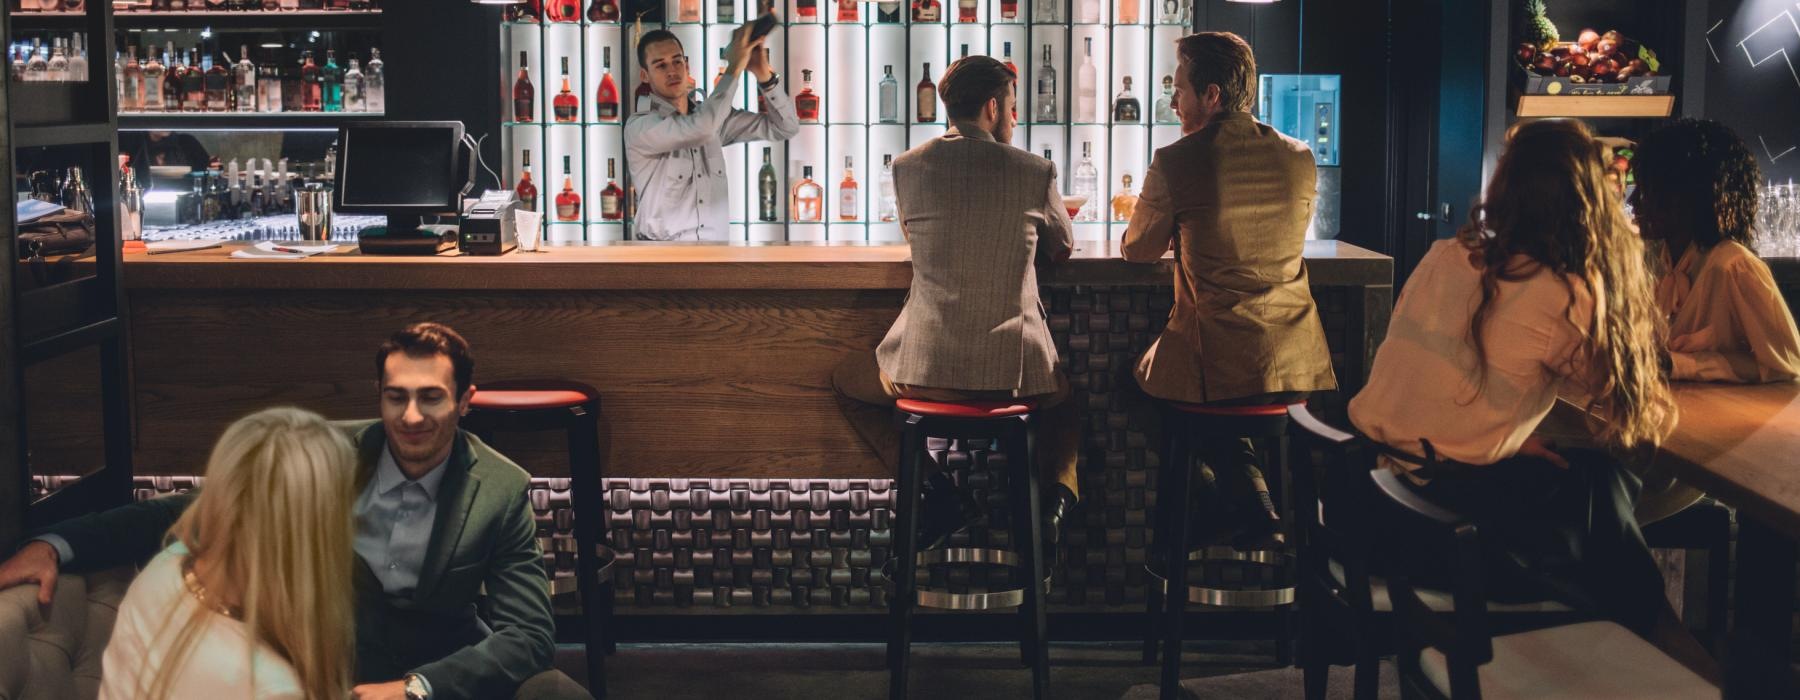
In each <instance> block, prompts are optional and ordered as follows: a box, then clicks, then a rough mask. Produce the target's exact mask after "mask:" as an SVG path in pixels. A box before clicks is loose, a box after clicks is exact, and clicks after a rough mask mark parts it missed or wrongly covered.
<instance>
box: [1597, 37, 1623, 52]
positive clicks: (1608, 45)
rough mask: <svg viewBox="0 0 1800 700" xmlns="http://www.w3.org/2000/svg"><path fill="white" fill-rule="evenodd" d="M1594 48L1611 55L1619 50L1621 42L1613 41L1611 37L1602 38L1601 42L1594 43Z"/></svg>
mask: <svg viewBox="0 0 1800 700" xmlns="http://www.w3.org/2000/svg"><path fill="white" fill-rule="evenodd" d="M1594 50H1595V51H1599V52H1600V53H1603V54H1606V55H1608V56H1611V55H1613V54H1615V53H1618V52H1619V42H1616V41H1613V40H1611V39H1601V40H1600V41H1599V42H1597V43H1595V44H1594Z"/></svg>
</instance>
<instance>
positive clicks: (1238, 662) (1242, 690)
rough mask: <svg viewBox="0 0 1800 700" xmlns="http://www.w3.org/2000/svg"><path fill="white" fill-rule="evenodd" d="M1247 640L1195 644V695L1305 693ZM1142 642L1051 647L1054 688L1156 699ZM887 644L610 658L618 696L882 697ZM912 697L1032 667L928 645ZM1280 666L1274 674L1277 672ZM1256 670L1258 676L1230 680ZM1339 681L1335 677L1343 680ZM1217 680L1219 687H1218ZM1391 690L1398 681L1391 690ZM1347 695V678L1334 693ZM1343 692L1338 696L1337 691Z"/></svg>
mask: <svg viewBox="0 0 1800 700" xmlns="http://www.w3.org/2000/svg"><path fill="white" fill-rule="evenodd" d="M1258 646H1259V645H1257V644H1253V643H1251V644H1247V643H1244V642H1235V643H1221V644H1213V645H1208V644H1201V643H1195V644H1190V645H1189V647H1188V651H1187V654H1186V655H1185V658H1184V664H1183V668H1182V676H1183V678H1187V679H1205V680H1201V681H1198V682H1186V683H1184V684H1183V685H1184V687H1185V688H1186V689H1187V690H1188V691H1189V692H1188V695H1189V696H1192V697H1230V698H1298V697H1300V696H1301V692H1300V675H1299V671H1298V670H1295V669H1291V668H1290V669H1274V656H1273V654H1272V652H1271V651H1265V650H1261V649H1259V648H1258ZM581 653H582V652H581V647H580V646H579V645H566V646H563V647H562V648H561V649H560V650H559V651H558V654H557V666H558V667H560V668H562V669H563V670H564V671H566V672H568V674H569V675H570V676H573V677H574V678H575V679H576V680H585V677H586V675H587V674H586V671H585V668H584V666H583V661H582V655H581ZM1140 653H1141V652H1140V651H1139V647H1138V645H1137V644H1135V643H1087V644H1064V643H1058V644H1056V645H1055V646H1053V647H1052V650H1051V658H1052V668H1051V671H1050V680H1051V687H1052V688H1053V690H1054V696H1055V697H1058V698H1084V699H1085V698H1105V699H1107V700H1113V699H1116V698H1121V697H1125V696H1126V695H1127V694H1128V693H1129V694H1130V696H1131V697H1133V698H1140V697H1141V698H1152V697H1155V693H1154V692H1152V690H1153V689H1152V688H1140V689H1139V690H1138V691H1137V692H1132V689H1133V686H1141V685H1145V684H1154V683H1155V682H1156V676H1157V668H1156V667H1154V666H1146V665H1144V664H1143V663H1142V662H1141V659H1140ZM884 656H885V651H884V647H883V646H882V645H880V644H868V643H857V644H629V645H620V646H619V651H618V653H617V654H615V655H614V656H612V657H609V658H608V659H607V674H606V675H607V681H608V690H609V691H610V694H609V697H610V698H614V699H616V700H636V699H638V698H644V699H646V700H651V699H654V700H666V699H673V698H720V699H731V700H737V699H740V698H743V699H748V698H782V699H787V698H794V699H802V698H805V699H812V700H838V699H840V698H844V699H853V698H882V697H886V694H887V681H888V674H887V669H886V667H885V665H884V663H883V660H884ZM912 659H913V660H912V676H911V685H912V687H911V689H910V691H911V692H910V695H911V697H913V698H931V699H933V700H951V699H961V698H1027V697H1030V696H1031V676H1030V673H1029V672H1028V671H1027V670H1026V669H1024V668H1023V667H1022V666H1020V664H1019V652H1018V647H1017V646H1016V645H1012V644H997V643H996V644H988V643H982V644H919V645H915V646H914V651H913V656H912ZM1272 669H1273V670H1272ZM1248 672H1266V673H1258V674H1256V675H1254V676H1241V677H1233V678H1221V676H1226V675H1231V674H1242V673H1248ZM1335 680H1336V679H1334V681H1335ZM1213 685H1217V690H1218V691H1220V692H1210V691H1209V690H1208V686H1213ZM1389 687H1390V688H1391V685H1390V686H1389ZM1340 689H1341V690H1343V691H1344V697H1348V691H1349V681H1348V676H1344V678H1343V679H1342V680H1341V682H1334V688H1333V690H1340ZM1333 695H1334V697H1335V696H1336V693H1333Z"/></svg>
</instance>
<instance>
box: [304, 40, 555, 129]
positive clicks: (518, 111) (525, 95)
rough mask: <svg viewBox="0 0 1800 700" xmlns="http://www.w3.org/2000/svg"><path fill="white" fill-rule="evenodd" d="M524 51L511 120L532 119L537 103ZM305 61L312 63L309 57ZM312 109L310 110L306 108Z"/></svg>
mask: <svg viewBox="0 0 1800 700" xmlns="http://www.w3.org/2000/svg"><path fill="white" fill-rule="evenodd" d="M526 56H527V54H526V52H524V51H520V52H519V77H517V78H514V79H513V94H512V98H513V121H515V122H529V121H533V114H534V113H535V112H534V110H533V108H532V107H533V105H535V104H537V89H535V88H533V87H532V86H531V69H530V67H529V66H527V61H526ZM307 63H309V64H310V63H312V59H311V58H310V57H309V58H308V59H307ZM307 111H312V110H307Z"/></svg>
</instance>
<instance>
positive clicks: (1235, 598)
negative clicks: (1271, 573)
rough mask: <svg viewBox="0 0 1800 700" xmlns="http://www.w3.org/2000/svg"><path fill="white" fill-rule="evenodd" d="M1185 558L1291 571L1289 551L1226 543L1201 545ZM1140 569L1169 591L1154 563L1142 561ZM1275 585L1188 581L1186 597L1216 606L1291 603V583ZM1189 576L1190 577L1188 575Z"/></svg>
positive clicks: (1246, 606)
mask: <svg viewBox="0 0 1800 700" xmlns="http://www.w3.org/2000/svg"><path fill="white" fill-rule="evenodd" d="M1187 560H1188V561H1189V562H1192V563H1200V564H1208V563H1225V562H1234V563H1239V564H1255V565H1260V566H1269V567H1277V568H1283V569H1284V570H1286V571H1288V572H1290V573H1291V572H1292V571H1293V564H1294V555H1293V554H1292V553H1290V552H1284V551H1279V550H1269V549H1254V550H1250V551H1239V550H1236V549H1232V548H1230V547H1204V548H1200V549H1195V550H1193V551H1190V552H1188V556H1187ZM1144 571H1145V573H1148V574H1149V575H1150V577H1151V578H1153V579H1155V580H1156V583H1155V584H1154V585H1156V586H1157V587H1158V588H1160V589H1161V590H1162V592H1163V594H1164V595H1167V594H1168V592H1169V579H1168V576H1167V575H1165V574H1164V572H1162V571H1158V570H1157V566H1156V565H1155V564H1154V563H1145V564H1144ZM1288 578H1289V579H1290V582H1289V583H1288V584H1287V585H1276V586H1274V587H1268V586H1262V585H1258V584H1250V585H1246V586H1244V587H1237V588H1233V587H1225V586H1210V585H1203V584H1196V583H1190V584H1188V587H1187V589H1188V591H1187V600H1188V602H1189V603H1193V604H1195V605H1206V606H1211V607H1218V608H1273V607H1279V606H1282V605H1292V604H1293V603H1294V585H1293V584H1292V583H1291V576H1290V577H1288ZM1189 580H1190V581H1191V580H1193V577H1192V576H1190V577H1189Z"/></svg>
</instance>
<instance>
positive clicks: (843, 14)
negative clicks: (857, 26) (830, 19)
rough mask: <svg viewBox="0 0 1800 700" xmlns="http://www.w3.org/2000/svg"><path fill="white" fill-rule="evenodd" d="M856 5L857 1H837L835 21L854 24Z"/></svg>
mask: <svg viewBox="0 0 1800 700" xmlns="http://www.w3.org/2000/svg"><path fill="white" fill-rule="evenodd" d="M858 4H859V2H858V0H838V17H837V21H839V22H855V21H857V18H856V6H857V5H858Z"/></svg>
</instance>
